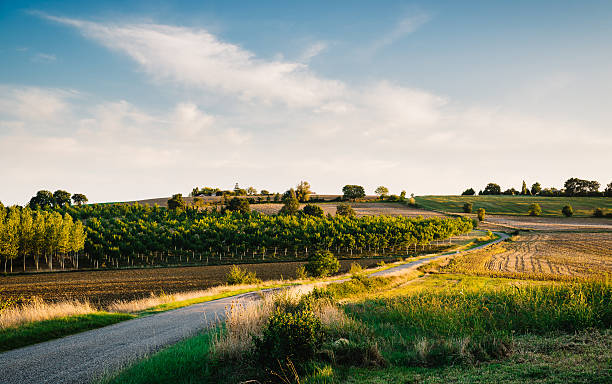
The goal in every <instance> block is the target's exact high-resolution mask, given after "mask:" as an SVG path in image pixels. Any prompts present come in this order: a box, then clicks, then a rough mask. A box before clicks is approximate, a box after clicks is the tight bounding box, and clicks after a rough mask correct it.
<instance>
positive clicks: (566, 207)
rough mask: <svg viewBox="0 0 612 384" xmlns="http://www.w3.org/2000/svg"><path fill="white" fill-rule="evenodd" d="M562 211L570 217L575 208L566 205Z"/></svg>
mask: <svg viewBox="0 0 612 384" xmlns="http://www.w3.org/2000/svg"><path fill="white" fill-rule="evenodd" d="M561 213H563V215H564V216H565V217H570V216H572V215H573V214H574V209H573V208H572V206H571V205H566V206H565V207H563V209H562V210H561Z"/></svg>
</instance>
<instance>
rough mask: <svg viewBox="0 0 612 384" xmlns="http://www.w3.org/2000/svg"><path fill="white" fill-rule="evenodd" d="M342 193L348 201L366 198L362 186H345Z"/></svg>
mask: <svg viewBox="0 0 612 384" xmlns="http://www.w3.org/2000/svg"><path fill="white" fill-rule="evenodd" d="M342 193H343V194H344V198H345V199H347V200H353V201H355V200H356V199H359V198H362V197H365V190H364V189H363V187H362V186H360V185H345V186H344V187H342Z"/></svg>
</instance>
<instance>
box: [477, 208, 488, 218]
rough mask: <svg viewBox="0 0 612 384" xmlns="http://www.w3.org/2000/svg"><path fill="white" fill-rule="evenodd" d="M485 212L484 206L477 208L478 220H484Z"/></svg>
mask: <svg viewBox="0 0 612 384" xmlns="http://www.w3.org/2000/svg"><path fill="white" fill-rule="evenodd" d="M485 214H486V212H485V209H484V208H478V210H477V211H476V215H477V216H478V221H484V219H485Z"/></svg>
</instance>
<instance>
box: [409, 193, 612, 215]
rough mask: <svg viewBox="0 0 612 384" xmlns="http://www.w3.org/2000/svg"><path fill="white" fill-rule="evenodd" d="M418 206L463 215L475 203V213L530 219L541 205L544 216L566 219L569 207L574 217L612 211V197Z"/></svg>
mask: <svg viewBox="0 0 612 384" xmlns="http://www.w3.org/2000/svg"><path fill="white" fill-rule="evenodd" d="M415 200H416V203H417V204H418V206H419V207H420V208H425V209H429V210H434V211H443V212H453V213H461V212H463V205H464V204H465V203H472V204H473V208H472V212H476V210H477V209H478V208H484V209H485V211H486V212H487V213H490V214H496V215H527V214H528V213H527V211H528V210H529V206H530V205H531V204H533V203H538V204H540V207H541V208H542V215H543V216H559V217H561V216H563V214H562V213H561V209H562V208H563V207H564V206H565V205H568V204H569V205H571V206H572V207H573V208H574V216H579V217H580V216H582V217H585V216H592V215H593V211H594V210H595V208H603V209H604V210H605V211H606V212H609V211H611V210H612V199H611V198H609V197H540V196H505V195H499V196H417V197H415Z"/></svg>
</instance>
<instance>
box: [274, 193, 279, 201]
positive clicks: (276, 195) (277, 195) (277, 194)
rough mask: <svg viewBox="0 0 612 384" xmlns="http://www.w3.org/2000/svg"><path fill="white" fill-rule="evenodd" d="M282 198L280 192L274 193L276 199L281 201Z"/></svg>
mask: <svg viewBox="0 0 612 384" xmlns="http://www.w3.org/2000/svg"><path fill="white" fill-rule="evenodd" d="M280 200H281V195H280V193H275V194H274V201H276V202H279V201H280Z"/></svg>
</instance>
